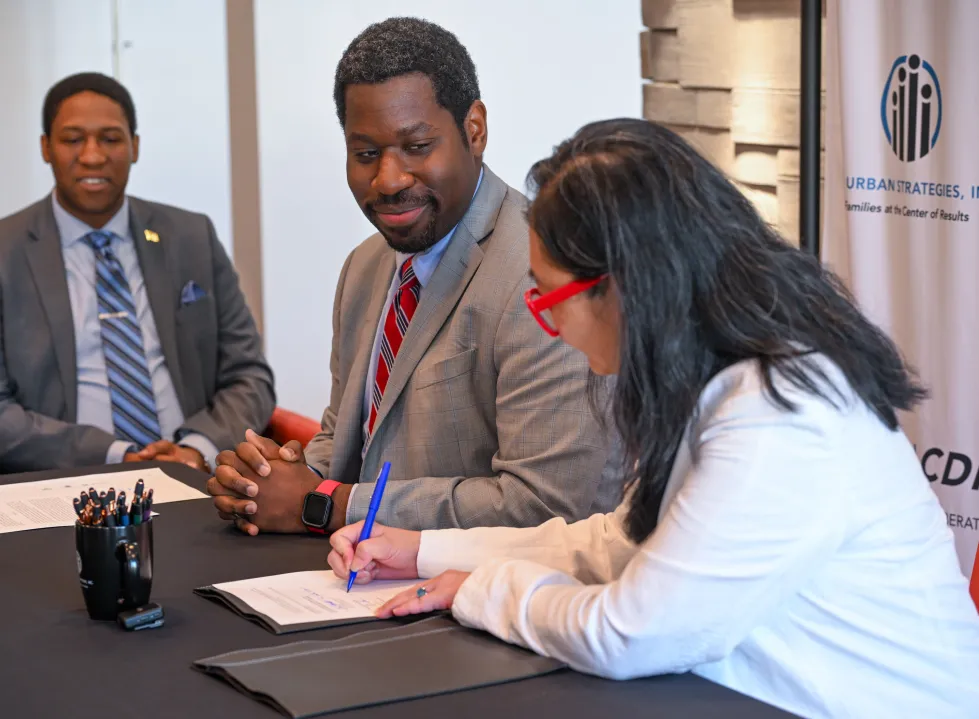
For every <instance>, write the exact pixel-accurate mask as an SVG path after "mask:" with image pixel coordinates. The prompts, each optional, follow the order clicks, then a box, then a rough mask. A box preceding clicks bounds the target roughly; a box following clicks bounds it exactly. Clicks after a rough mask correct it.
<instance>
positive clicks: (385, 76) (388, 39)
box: [333, 17, 479, 139]
mask: <svg viewBox="0 0 979 719" xmlns="http://www.w3.org/2000/svg"><path fill="white" fill-rule="evenodd" d="M411 73H421V74H422V75H425V76H427V77H428V79H429V80H431V82H432V87H433V88H435V101H436V102H437V103H438V104H439V107H443V108H445V109H446V110H448V111H449V112H450V113H452V117H453V118H454V119H455V121H456V124H457V125H458V126H459V130H460V131H462V133H463V139H465V137H466V135H465V131H464V127H463V125H464V122H465V119H466V114H467V113H468V112H469V108H470V107H472V104H473V103H474V102H476V100H478V99H479V80H478V79H477V77H476V66H475V65H474V64H473V61H472V58H471V57H470V56H469V52H468V51H467V50H466V48H465V47H464V46H463V45H462V43H461V42H459V38H457V37H456V36H455V35H453V34H452V33H451V32H449V31H448V30H446V29H445V28H443V27H441V26H439V25H436V24H435V23H433V22H428V21H427V20H419V19H418V18H413V17H393V18H388V19H387V20H384V21H383V22H379V23H375V24H373V25H371V26H370V27H368V28H367V29H366V30H364V31H363V32H362V33H360V35H358V36H357V37H356V38H354V40H353V42H351V43H350V45H349V46H348V47H347V49H346V50H345V51H344V53H343V57H341V58H340V62H339V63H338V64H337V72H336V78H335V81H334V85H333V99H334V101H335V102H336V105H337V117H338V118H339V119H340V125H341V126H346V124H347V98H346V91H347V85H359V84H366V85H377V84H380V83H382V82H386V81H388V80H390V79H391V78H395V77H400V76H402V75H408V74H411Z"/></svg>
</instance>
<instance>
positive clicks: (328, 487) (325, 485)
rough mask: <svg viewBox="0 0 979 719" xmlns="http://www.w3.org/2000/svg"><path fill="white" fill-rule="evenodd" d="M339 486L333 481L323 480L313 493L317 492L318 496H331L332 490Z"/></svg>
mask: <svg viewBox="0 0 979 719" xmlns="http://www.w3.org/2000/svg"><path fill="white" fill-rule="evenodd" d="M339 486H340V483H339V482H338V481H336V480H335V479H324V480H323V481H322V482H320V483H319V484H318V485H316V489H315V490H313V491H314V492H319V493H320V494H325V495H326V496H327V497H332V496H333V490H334V489H336V488H337V487H339Z"/></svg>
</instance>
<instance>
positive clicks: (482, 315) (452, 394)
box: [306, 168, 622, 529]
mask: <svg viewBox="0 0 979 719" xmlns="http://www.w3.org/2000/svg"><path fill="white" fill-rule="evenodd" d="M525 204H526V200H525V198H524V197H523V195H521V194H520V193H519V192H517V191H516V190H514V189H512V188H510V187H508V186H507V185H506V184H505V183H504V182H503V181H502V180H501V179H500V178H498V177H497V176H496V175H494V174H493V173H492V172H490V170H489V168H485V175H484V177H483V181H482V184H481V185H480V187H479V190H478V192H477V193H476V196H475V198H474V199H473V202H472V205H471V206H470V208H469V211H468V212H467V213H466V216H465V217H464V218H463V219H462V222H461V223H460V224H459V226H458V228H457V229H456V232H455V235H454V236H453V238H452V241H451V242H450V243H449V246H448V248H447V249H446V252H445V255H444V256H443V257H442V260H441V262H440V263H439V265H438V267H437V268H436V270H435V273H434V274H433V275H432V278H431V280H430V281H429V283H428V285H427V286H426V287H425V288H424V289H423V290H422V293H421V301H420V304H419V306H418V309H417V310H416V312H415V315H414V318H413V319H412V321H411V324H410V325H409V327H408V332H407V334H406V335H405V338H404V342H403V344H402V345H401V350H400V352H399V354H398V356H397V359H396V360H395V363H394V367H393V369H392V373H391V377H390V379H389V380H388V384H387V388H386V390H385V392H384V399H383V401H382V404H381V407H380V411H379V414H378V418H377V421H376V424H375V428H374V434H373V435H372V436H371V438H370V440H369V442H368V445H367V448H366V454H365V456H364V459H363V461H361V452H362V450H363V434H362V426H363V422H364V416H363V414H364V413H363V403H364V387H365V383H366V380H367V372H368V365H369V363H370V357H371V349H372V346H373V342H374V335H375V332H376V330H377V325H378V321H379V319H380V316H381V311H382V310H383V309H384V304H385V300H386V297H387V291H388V287H389V286H390V283H391V280H392V278H393V276H394V272H395V269H396V268H395V253H394V251H393V250H392V249H391V248H390V247H388V245H387V243H386V242H385V240H384V238H383V237H382V236H381V235H379V234H378V235H374V236H372V237H370V238H368V239H367V241H365V242H364V243H363V244H361V245H360V246H359V247H358V248H357V249H355V250H354V251H353V253H351V255H350V256H349V257H348V258H347V261H346V263H345V264H344V266H343V270H342V271H341V273H340V282H339V286H338V287H337V293H336V301H335V303H334V305H333V352H332V355H331V358H330V371H331V372H332V374H333V389H332V393H331V397H330V406H329V407H328V408H327V409H326V412H325V413H324V415H323V423H322V431H321V432H320V433H319V434H318V435H317V436H316V437H315V438H314V439H313V440H312V442H311V443H310V444H309V446H308V447H307V449H306V459H307V461H308V462H309V463H310V464H311V465H312V466H314V467H316V469H318V470H319V471H320V472H321V473H322V474H323V476H325V477H330V478H332V479H336V480H339V481H341V482H346V483H353V482H373V481H374V480H375V478H376V477H377V474H378V472H379V470H380V467H381V465H382V464H383V463H384V462H385V461H390V462H391V474H390V478H389V481H388V484H387V489H386V491H385V493H384V499H383V502H382V503H381V509H380V512H379V514H378V521H380V522H382V523H384V524H389V525H393V526H396V527H403V528H407V529H434V528H441V527H475V526H494V525H507V526H518V527H519V526H534V525H537V524H540V523H541V522H544V521H546V520H548V519H550V518H552V517H558V516H559V517H564V518H566V519H568V520H577V519H581V518H583V517H587V516H588V515H589V514H592V513H595V512H606V511H611V510H612V509H613V508H614V507H615V506H616V505H617V504H618V502H619V501H620V500H621V496H622V487H621V481H620V479H619V477H620V476H621V475H620V474H619V473H618V472H617V471H616V468H615V467H611V466H607V465H606V456H607V454H608V446H609V442H608V441H607V438H606V436H605V434H604V433H603V432H602V430H601V429H600V426H599V423H598V422H597V421H596V419H595V418H594V417H593V416H592V413H591V409H590V406H589V401H588V393H587V391H586V385H587V381H588V367H587V363H586V361H585V359H584V357H583V356H582V355H581V354H579V353H578V352H576V351H575V350H573V349H571V348H570V347H568V346H566V345H564V344H563V343H562V342H561V341H560V340H558V339H552V338H551V337H549V336H548V335H546V334H545V333H544V332H543V330H541V328H540V327H539V326H538V325H537V322H536V321H535V320H534V318H533V316H532V315H531V314H530V312H529V311H528V310H527V308H526V306H525V305H524V299H523V295H524V292H525V291H526V290H527V288H528V287H530V286H531V283H530V280H529V278H528V275H527V270H528V268H529V259H528V243H527V222H526V220H525V218H524V215H523V212H524V208H525ZM370 489H371V488H370V487H364V488H363V489H359V490H358V491H357V492H355V494H354V498H353V502H352V503H351V505H350V508H349V510H348V516H349V517H350V519H351V520H352V521H356V520H358V519H362V518H363V517H364V516H366V514H367V506H368V504H369V502H370V495H371V492H370Z"/></svg>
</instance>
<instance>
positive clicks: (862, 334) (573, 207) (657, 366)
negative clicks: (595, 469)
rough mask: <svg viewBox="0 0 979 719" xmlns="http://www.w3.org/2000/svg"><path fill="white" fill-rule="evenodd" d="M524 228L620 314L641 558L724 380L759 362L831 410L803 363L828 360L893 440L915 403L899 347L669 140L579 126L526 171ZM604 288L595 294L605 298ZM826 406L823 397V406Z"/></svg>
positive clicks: (619, 385)
mask: <svg viewBox="0 0 979 719" xmlns="http://www.w3.org/2000/svg"><path fill="white" fill-rule="evenodd" d="M528 184H530V185H531V188H532V190H535V191H536V197H535V198H534V201H533V203H532V204H531V206H530V208H529V211H528V220H529V222H530V226H531V227H532V228H533V230H534V231H535V232H536V233H537V235H538V236H539V237H540V239H541V241H542V243H543V246H544V248H545V250H546V252H547V253H548V255H549V256H550V258H551V259H552V260H553V261H554V262H555V263H556V264H557V265H558V266H561V267H563V268H565V269H567V270H568V271H569V272H571V273H573V274H574V275H575V276H576V277H578V278H579V279H587V278H593V277H597V276H599V275H602V274H604V273H608V274H609V276H610V279H611V282H610V286H611V287H614V291H615V292H616V295H617V298H618V301H619V303H620V310H621V317H622V321H621V322H622V324H621V329H620V343H621V347H620V362H619V373H618V379H617V381H616V384H615V390H614V394H613V396H612V408H611V409H612V417H613V418H614V422H615V426H616V429H617V430H618V432H619V433H620V435H621V437H622V439H623V443H624V448H625V453H626V454H625V459H626V464H625V467H628V468H629V470H628V471H629V475H628V477H627V480H629V481H630V482H631V481H635V482H637V486H636V491H635V495H634V496H633V501H632V504H631V507H630V510H629V514H628V519H627V531H628V533H629V535H630V537H631V538H632V539H633V540H634V541H636V542H640V541H642V540H643V539H645V538H646V537H647V536H649V534H650V533H651V532H652V531H653V529H655V527H656V522H657V517H658V514H659V509H660V504H661V503H662V500H663V492H664V490H665V488H666V483H667V480H668V478H669V476H670V472H671V469H672V465H673V460H674V458H675V456H676V452H677V449H678V447H679V445H680V442H681V441H682V438H683V435H684V431H685V429H686V427H687V424H688V422H689V421H690V419H691V417H692V416H693V414H694V411H695V409H696V405H697V400H698V398H699V396H700V394H701V392H702V390H703V389H704V387H705V386H706V384H707V383H708V382H709V381H710V379H711V378H712V377H713V376H714V375H716V374H717V373H718V372H720V371H722V370H723V369H725V368H726V367H729V366H730V365H732V364H734V363H736V362H739V361H741V360H745V359H749V358H753V359H757V360H758V361H759V362H760V365H761V369H762V371H763V376H764V382H765V388H766V390H767V392H768V394H769V395H770V397H771V399H772V400H773V401H774V402H775V403H777V404H778V405H780V406H781V407H783V408H785V409H786V410H787V411H793V410H795V409H796V407H795V405H794V404H793V403H792V402H791V401H789V400H788V399H787V398H786V397H785V396H784V395H783V394H780V393H779V391H778V389H777V388H776V387H775V384H774V382H773V376H774V373H775V372H778V373H779V374H780V375H781V376H783V377H784V378H785V379H786V380H787V381H788V382H789V383H791V384H792V385H793V386H795V387H797V388H799V389H801V390H803V391H806V392H809V393H812V394H814V395H817V396H819V397H822V398H823V399H825V400H827V401H829V402H832V403H834V404H836V403H837V402H841V401H844V395H843V393H842V391H837V392H832V391H830V390H827V387H831V386H832V384H831V383H829V382H828V378H827V377H826V376H825V373H824V372H823V371H822V370H821V369H820V367H819V365H818V363H816V362H815V361H814V360H813V358H812V356H811V354H809V353H811V352H818V353H821V354H823V355H824V356H826V357H828V358H829V359H830V360H832V361H833V362H834V363H836V365H837V366H838V367H839V368H840V370H842V372H843V374H844V375H845V376H846V379H847V380H848V381H849V383H850V386H851V387H852V389H853V391H854V392H855V393H856V395H857V396H859V397H860V398H861V399H862V400H863V401H864V402H865V403H866V404H867V406H868V407H870V409H872V410H873V412H874V413H875V414H876V415H877V416H878V417H879V418H880V419H881V421H882V422H883V423H884V424H885V425H887V427H889V428H890V429H892V430H894V429H896V428H897V427H898V419H897V410H909V409H911V408H912V407H913V406H914V405H915V404H917V403H918V402H919V401H921V400H922V399H923V398H924V397H925V396H926V392H925V390H924V389H923V388H922V386H921V385H920V384H918V382H917V380H916V378H915V376H914V373H913V372H912V371H911V370H910V369H909V368H908V367H907V366H906V365H905V363H904V361H903V359H902V358H901V356H900V354H899V352H898V350H897V348H896V347H895V345H894V343H893V342H892V341H891V340H890V339H889V338H888V337H887V336H886V335H885V334H884V333H883V332H882V331H881V330H880V329H879V328H877V327H876V326H874V325H873V324H872V323H871V322H869V321H868V320H867V319H866V318H865V317H864V316H863V315H862V314H861V313H860V311H859V310H858V309H857V308H856V305H855V303H854V301H853V298H852V297H851V295H850V293H849V292H848V291H847V290H846V289H845V288H844V286H843V285H842V283H841V282H840V280H839V279H838V278H837V277H836V276H835V275H834V274H833V273H832V272H830V271H829V270H827V269H826V268H824V267H823V266H822V265H820V263H819V262H818V260H817V259H816V258H815V257H812V256H810V255H808V254H805V253H803V252H801V251H799V250H797V249H796V248H794V247H792V246H790V245H789V244H787V243H786V242H785V241H783V240H782V239H781V238H780V237H779V236H778V234H777V233H776V232H775V230H773V229H772V228H771V227H769V226H768V225H767V224H766V223H765V222H764V221H763V220H762V219H761V217H760V216H759V215H758V213H757V212H756V211H755V209H754V207H753V206H752V205H751V203H750V202H748V200H747V199H745V197H744V196H743V195H742V194H741V192H739V191H738V189H737V188H736V187H735V186H734V185H733V184H732V183H731V182H730V181H729V180H728V179H727V178H725V177H724V175H723V174H722V173H721V172H719V171H718V170H717V169H716V168H715V167H713V166H712V165H711V164H710V163H709V162H708V161H707V160H705V159H704V158H703V157H701V156H700V155H699V154H697V152H696V151H694V150H693V149H692V148H691V147H690V146H689V145H687V144H686V143H685V142H684V141H683V140H682V139H680V138H679V137H678V136H677V135H675V134H674V133H673V132H671V131H669V130H668V129H666V128H664V127H662V126H659V125H656V124H654V123H650V122H645V121H643V120H632V119H621V120H608V121H604V122H597V123H594V124H591V125H586V126H585V127H583V128H582V129H581V130H579V131H578V133H577V134H576V135H575V136H574V137H573V138H571V139H570V140H568V141H566V142H564V143H563V144H561V145H560V146H558V147H557V149H556V150H555V152H554V154H553V155H552V156H551V157H549V158H547V159H545V160H541V161H540V162H538V163H537V164H535V165H534V167H533V168H532V169H531V171H530V175H529V178H528ZM601 287H602V286H601V285H600V288H601ZM829 394H833V395H834V396H832V397H831V396H829Z"/></svg>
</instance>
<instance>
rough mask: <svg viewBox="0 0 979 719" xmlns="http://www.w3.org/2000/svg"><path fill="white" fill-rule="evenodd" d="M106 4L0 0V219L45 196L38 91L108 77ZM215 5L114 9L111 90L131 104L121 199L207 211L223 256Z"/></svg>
mask: <svg viewBox="0 0 979 719" xmlns="http://www.w3.org/2000/svg"><path fill="white" fill-rule="evenodd" d="M112 7H113V3H112V0H0V97H2V98H3V101H2V102H0V157H2V158H3V161H2V168H3V171H2V172H0V217H2V216H5V215H7V214H9V213H11V212H13V211H15V210H17V209H20V208H21V207H24V206H25V205H28V204H30V203H32V202H34V201H36V200H38V199H39V198H40V197H42V196H43V195H44V194H46V193H48V192H50V191H51V187H52V179H51V170H50V168H48V166H47V165H45V164H44V162H43V161H42V160H41V153H40V148H39V143H38V138H39V137H40V135H41V106H42V104H43V102H44V95H45V93H46V92H47V91H48V88H49V87H50V86H51V85H53V84H54V83H55V82H57V81H58V80H60V79H61V78H63V77H65V76H67V75H71V74H73V73H76V72H82V71H95V72H102V73H105V74H107V75H111V74H112V71H113V63H112V58H113V38H112V27H113V17H112ZM224 23H225V18H224V0H166V2H157V1H155V0H120V2H119V39H120V46H121V49H120V78H119V79H120V81H121V82H122V83H123V84H124V85H126V87H127V88H128V89H129V91H130V93H131V94H132V96H133V100H134V102H135V104H136V117H137V125H138V132H139V134H140V135H141V137H142V139H141V143H142V144H141V156H140V161H139V162H138V163H137V164H136V165H135V166H134V167H133V171H132V175H131V176H130V185H129V192H130V193H132V194H136V195H140V196H142V197H145V198H146V199H151V200H156V201H159V202H166V203H170V204H175V205H179V206H181V207H185V208H187V209H192V210H196V211H199V212H206V213H207V214H208V215H210V216H211V219H212V220H214V224H215V226H216V228H217V231H218V233H219V235H220V237H221V240H222V241H223V242H224V244H225V246H226V247H228V248H229V251H230V247H231V199H230V197H231V190H230V170H229V160H228V81H227V76H228V72H227V68H228V62H227V45H226V31H225V24H224Z"/></svg>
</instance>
